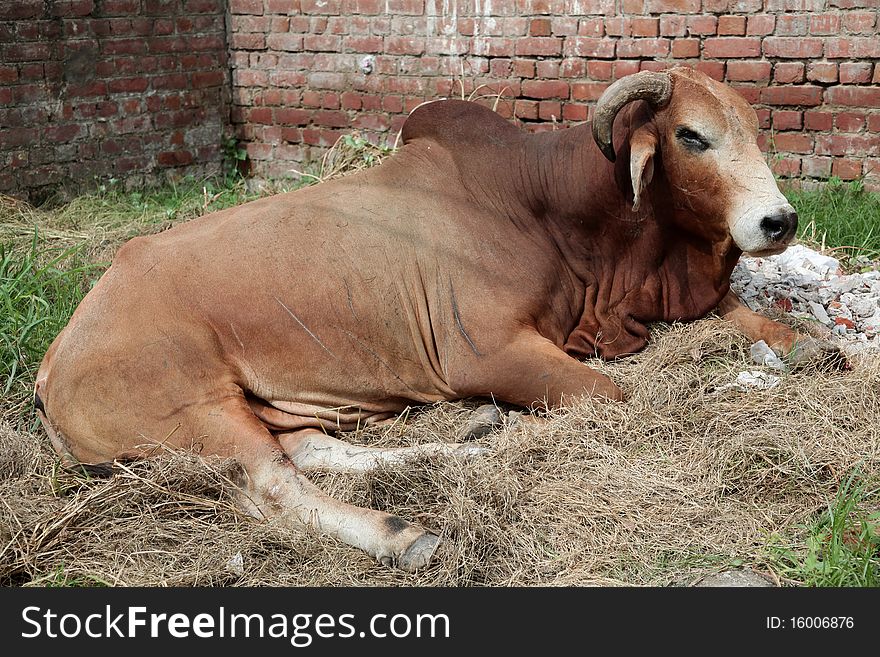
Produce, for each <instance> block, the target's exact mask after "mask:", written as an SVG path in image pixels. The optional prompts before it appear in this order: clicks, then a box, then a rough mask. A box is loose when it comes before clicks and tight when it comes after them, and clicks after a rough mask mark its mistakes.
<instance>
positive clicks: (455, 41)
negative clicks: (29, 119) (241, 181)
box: [229, 0, 880, 188]
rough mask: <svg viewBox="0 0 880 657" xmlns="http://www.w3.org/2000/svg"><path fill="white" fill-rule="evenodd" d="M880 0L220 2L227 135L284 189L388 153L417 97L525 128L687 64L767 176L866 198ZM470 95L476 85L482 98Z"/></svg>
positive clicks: (877, 118)
mask: <svg viewBox="0 0 880 657" xmlns="http://www.w3.org/2000/svg"><path fill="white" fill-rule="evenodd" d="M878 7H880V0H229V10H230V22H229V28H230V29H229V44H230V63H231V66H232V85H233V88H232V92H233V107H232V114H231V116H232V121H233V123H234V125H235V128H236V131H237V134H238V136H239V137H240V138H241V139H242V140H244V141H246V142H247V149H248V153H249V156H250V159H251V161H252V165H253V170H254V171H255V172H256V173H258V174H261V175H267V176H283V175H287V174H289V172H290V171H291V169H298V168H300V167H301V166H302V164H303V162H305V161H308V160H311V159H313V158H315V157H316V156H317V155H318V154H319V153H320V152H321V151H322V150H323V149H325V148H326V147H328V146H330V145H331V144H332V143H333V142H334V141H335V140H336V138H337V137H338V135H339V134H341V133H342V132H346V131H349V130H351V129H359V130H362V131H364V132H366V133H368V134H370V135H372V136H373V137H374V138H377V139H378V138H390V139H393V137H394V135H395V134H396V132H397V130H398V129H399V128H400V125H401V124H402V122H403V120H404V118H405V117H406V114H407V112H409V111H410V110H411V109H412V108H413V107H415V106H416V105H418V104H419V103H420V102H422V101H423V100H426V99H431V98H437V97H442V96H460V95H461V93H462V87H463V89H464V91H463V93H464V94H465V95H468V94H470V93H471V92H473V90H474V88H475V86H476V87H480V88H479V90H478V93H479V94H489V93H492V92H502V91H503V92H504V94H505V95H504V100H502V102H501V103H500V104H499V111H500V112H502V113H503V114H505V115H506V116H513V115H515V116H516V117H517V118H518V119H519V120H521V121H522V122H524V123H525V124H528V125H529V126H531V127H532V128H533V129H547V128H552V126H553V122H557V123H563V124H564V123H569V122H577V121H583V120H586V119H587V118H588V117H589V115H590V108H591V106H592V104H593V103H594V102H595V100H596V99H597V98H598V97H599V95H600V94H601V93H602V91H603V90H604V89H605V88H606V87H607V85H608V84H609V83H610V82H611V81H613V80H615V79H617V78H619V77H621V76H623V75H626V74H629V73H634V72H636V71H638V70H642V69H662V68H664V67H666V66H670V65H675V64H688V65H691V66H695V67H697V68H699V69H701V70H703V71H705V72H706V73H708V74H709V75H711V76H713V77H715V78H717V79H719V80H724V81H726V82H729V83H730V84H732V85H734V86H736V87H737V88H738V89H739V90H740V91H741V93H742V94H743V95H744V96H745V97H746V98H747V99H748V100H749V101H751V102H752V103H753V104H754V105H755V106H756V109H757V111H758V115H759V117H760V120H761V125H762V128H763V133H762V136H761V143H762V146H763V147H764V148H765V149H766V150H767V151H768V158H769V160H770V161H771V162H772V164H773V167H774V169H775V171H776V172H777V173H778V174H779V175H781V176H784V177H804V178H807V179H825V178H827V177H829V176H831V175H836V176H839V177H841V178H843V179H853V178H858V177H862V176H864V177H865V180H866V183H867V184H868V185H870V186H872V187H877V188H880V66H878V61H880V22H878V11H877V10H878ZM481 85H485V86H481Z"/></svg>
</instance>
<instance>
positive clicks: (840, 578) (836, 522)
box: [770, 474, 880, 587]
mask: <svg viewBox="0 0 880 657" xmlns="http://www.w3.org/2000/svg"><path fill="white" fill-rule="evenodd" d="M872 503H873V504H872ZM877 503H878V500H877V491H876V490H874V491H871V492H868V491H867V486H866V484H865V482H864V481H862V480H861V479H860V477H859V475H858V474H853V475H850V477H848V478H847V479H846V480H845V481H844V482H843V483H842V484H841V486H840V489H839V491H838V493H837V497H836V499H835V500H834V501H833V502H832V503H830V504H829V506H828V508H827V509H826V510H825V511H823V512H822V513H821V514H820V515H819V517H818V519H817V520H816V521H815V522H814V523H813V524H812V525H811V526H809V527H807V528H806V529H807V533H806V539H805V541H803V542H799V543H800V544H799V545H795V546H792V545H781V544H780V542H779V540H778V538H777V539H776V540H775V541H774V542H773V543H771V546H770V549H771V552H773V553H774V557H773V558H772V559H771V562H775V563H774V565H775V566H776V569H777V572H779V574H780V575H782V576H784V577H785V578H787V579H790V580H793V581H795V582H800V583H801V584H802V585H804V586H810V587H854V586H858V587H866V586H870V587H875V586H880V511H873V512H870V511H866V510H865V509H866V508H874V509H876V508H877Z"/></svg>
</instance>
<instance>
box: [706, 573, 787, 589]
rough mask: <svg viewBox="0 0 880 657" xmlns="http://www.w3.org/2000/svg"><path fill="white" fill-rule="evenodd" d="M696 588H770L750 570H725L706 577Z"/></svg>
mask: <svg viewBox="0 0 880 657" xmlns="http://www.w3.org/2000/svg"><path fill="white" fill-rule="evenodd" d="M696 586H698V587H716V586H737V587H743V586H745V587H755V588H757V587H772V586H773V584H771V583H770V582H768V581H767V580H766V579H765V578H764V577H762V576H761V575H759V574H758V573H756V572H754V571H751V570H725V571H724V572H721V573H715V574H714V575H707V576H706V577H704V578H703V579H702V580H701V581H700V582H698V583H697V584H696Z"/></svg>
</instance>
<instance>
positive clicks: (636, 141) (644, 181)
mask: <svg viewBox="0 0 880 657" xmlns="http://www.w3.org/2000/svg"><path fill="white" fill-rule="evenodd" d="M629 150H630V155H629V175H630V178H631V180H632V187H633V208H632V209H633V212H638V210H639V203H640V202H641V199H642V191H643V190H644V189H645V188H646V187H647V186H648V185H649V184H650V183H651V179H652V178H653V177H654V153H655V152H656V150H657V134H656V133H655V132H654V130H652V129H651V127H650V126H647V125H645V126H642V127H641V128H639V129H638V130H636V131H635V132H634V133H633V135H632V137H630V140H629Z"/></svg>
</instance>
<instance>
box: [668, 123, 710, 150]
mask: <svg viewBox="0 0 880 657" xmlns="http://www.w3.org/2000/svg"><path fill="white" fill-rule="evenodd" d="M675 136H676V137H677V138H678V140H679V141H680V142H681V143H682V144H684V146H686V147H687V148H688V149H690V150H692V151H700V152H702V151H705V150H706V149H708V148H709V140H708V139H706V138H705V137H703V136H702V135H700V134H698V133H696V132H694V131H693V130H691V129H690V128H685V127H684V126H679V127H678V128H676V129H675Z"/></svg>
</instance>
